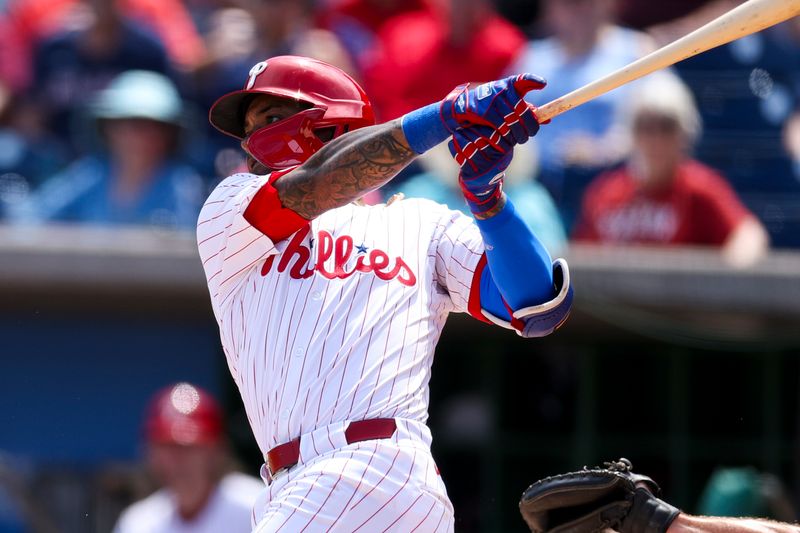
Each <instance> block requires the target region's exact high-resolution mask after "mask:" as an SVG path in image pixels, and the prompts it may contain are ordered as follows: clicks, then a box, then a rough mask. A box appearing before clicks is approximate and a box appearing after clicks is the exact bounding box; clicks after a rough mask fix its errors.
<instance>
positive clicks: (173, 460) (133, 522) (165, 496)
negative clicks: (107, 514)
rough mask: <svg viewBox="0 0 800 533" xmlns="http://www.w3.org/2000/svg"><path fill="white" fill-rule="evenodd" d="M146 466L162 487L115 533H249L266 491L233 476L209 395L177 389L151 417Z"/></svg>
mask: <svg viewBox="0 0 800 533" xmlns="http://www.w3.org/2000/svg"><path fill="white" fill-rule="evenodd" d="M145 436H146V440H147V443H146V445H147V453H146V457H147V465H148V468H149V470H150V472H151V473H152V475H153V477H154V478H155V479H156V480H157V481H158V483H159V484H160V485H161V486H162V487H163V488H162V489H161V490H159V491H157V492H155V493H154V494H152V495H150V496H149V497H147V498H145V499H144V500H141V501H139V502H137V503H135V504H133V505H132V506H130V507H129V508H128V509H126V510H125V511H123V513H122V515H121V516H120V518H119V521H118V522H117V525H116V527H115V529H114V533H168V532H172V533H178V532H182V533H219V532H221V531H225V532H226V533H237V532H241V533H245V532H249V531H250V515H251V512H252V507H253V504H254V503H255V500H256V498H257V496H258V494H259V493H260V492H261V490H262V489H264V484H263V483H262V482H261V481H259V480H258V479H256V478H252V477H250V476H245V475H244V474H240V473H235V472H232V471H231V469H230V463H231V458H230V454H229V450H228V448H227V445H226V443H225V439H224V429H223V416H222V411H221V409H220V407H219V405H218V404H217V402H216V400H214V398H213V397H212V396H211V395H210V394H209V393H208V392H206V391H204V390H202V389H200V388H199V387H196V386H194V385H191V384H189V383H177V384H175V385H172V386H170V387H167V388H166V389H164V390H162V391H160V392H159V393H158V394H157V395H156V396H155V397H154V398H153V400H152V402H151V404H150V406H149V408H148V410H147V414H146V420H145Z"/></svg>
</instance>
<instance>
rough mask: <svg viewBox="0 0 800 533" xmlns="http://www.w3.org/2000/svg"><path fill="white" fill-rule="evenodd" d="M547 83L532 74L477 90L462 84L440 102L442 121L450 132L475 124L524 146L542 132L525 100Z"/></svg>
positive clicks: (503, 80) (513, 77)
mask: <svg viewBox="0 0 800 533" xmlns="http://www.w3.org/2000/svg"><path fill="white" fill-rule="evenodd" d="M546 83H547V82H545V80H544V79H543V78H540V77H539V76H535V75H533V74H518V75H516V76H510V77H508V78H504V79H502V80H497V81H492V82H489V83H484V84H483V85H479V86H477V87H475V88H474V89H470V88H469V84H468V83H467V84H462V85H459V86H458V87H456V88H455V89H453V90H452V91H451V92H450V94H448V95H447V96H446V97H445V99H444V100H442V102H441V105H440V107H439V111H440V114H441V118H442V121H443V122H444V124H445V127H446V128H447V129H449V130H450V132H451V133H455V132H456V130H458V129H460V128H469V127H470V126H474V125H482V126H489V127H491V128H494V129H495V130H497V131H498V132H499V133H500V135H501V136H502V137H503V138H504V139H505V140H506V141H507V142H509V143H511V144H523V143H525V142H527V140H528V139H529V138H531V137H533V136H534V135H536V132H537V131H539V122H538V120H537V119H536V115H535V114H534V112H533V109H532V107H531V106H530V105H528V103H527V102H525V100H524V99H523V97H524V96H525V95H526V94H527V93H528V92H529V91H532V90H539V89H542V88H544V86H545V85H546Z"/></svg>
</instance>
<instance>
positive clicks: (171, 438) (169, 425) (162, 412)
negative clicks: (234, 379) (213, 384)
mask: <svg viewBox="0 0 800 533" xmlns="http://www.w3.org/2000/svg"><path fill="white" fill-rule="evenodd" d="M145 434H146V437H147V440H148V441H149V442H158V443H170V444H181V445H192V444H210V443H215V442H218V441H219V440H220V438H221V437H222V410H221V409H220V407H219V404H217V402H216V400H214V398H213V397H212V396H211V395H210V394H209V393H208V392H206V391H204V390H203V389H201V388H200V387H197V386H195V385H192V384H190V383H176V384H175V385H172V386H170V387H167V388H165V389H162V390H161V391H160V392H158V393H157V394H156V395H155V396H154V397H153V399H152V400H151V402H150V406H149V407H148V410H147V417H146V419H145Z"/></svg>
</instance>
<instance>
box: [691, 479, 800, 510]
mask: <svg viewBox="0 0 800 533" xmlns="http://www.w3.org/2000/svg"><path fill="white" fill-rule="evenodd" d="M697 512H698V514H701V515H707V516H733V517H744V516H747V517H752V518H769V519H772V520H779V521H781V522H792V523H793V522H795V521H796V520H797V514H796V512H795V510H794V509H793V508H792V503H791V500H790V498H789V496H788V494H787V491H786V489H785V487H784V486H783V483H782V482H781V481H780V479H778V478H777V477H775V476H774V475H772V474H768V473H765V472H759V471H757V470H756V469H755V468H752V467H745V468H719V469H717V470H715V471H714V472H713V473H712V474H711V477H710V478H709V479H708V482H707V483H706V486H705V488H704V489H703V493H702V494H701V495H700V502H699V504H698V509H697Z"/></svg>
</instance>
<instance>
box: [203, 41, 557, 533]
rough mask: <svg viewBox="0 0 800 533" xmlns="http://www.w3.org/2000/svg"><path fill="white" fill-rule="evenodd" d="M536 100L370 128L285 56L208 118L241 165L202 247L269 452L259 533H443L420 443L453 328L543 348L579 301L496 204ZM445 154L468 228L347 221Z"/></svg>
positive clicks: (444, 503)
mask: <svg viewBox="0 0 800 533" xmlns="http://www.w3.org/2000/svg"><path fill="white" fill-rule="evenodd" d="M543 86H544V82H543V80H541V79H539V78H537V77H536V76H533V75H529V74H525V75H519V76H513V77H510V78H507V79H504V80H498V81H494V82H491V83H487V84H484V85H480V86H478V87H475V88H471V87H470V86H469V85H468V84H465V85H461V86H459V87H456V88H455V89H454V90H453V91H452V92H451V93H450V94H449V95H447V96H446V97H445V98H444V99H443V100H442V101H441V102H437V103H434V104H431V105H429V106H426V107H424V108H421V109H419V110H416V111H414V112H411V113H409V114H407V115H405V116H403V117H402V118H400V119H397V120H394V121H391V122H388V123H385V124H379V125H375V119H374V115H373V112H372V107H371V105H370V102H369V99H368V98H367V96H366V94H365V93H364V91H363V90H362V89H361V88H360V87H359V86H358V84H357V83H356V82H355V81H354V80H353V79H352V78H350V77H349V76H348V75H346V74H345V73H344V72H342V71H341V70H339V69H337V68H334V67H332V66H330V65H327V64H325V63H322V62H319V61H316V60H313V59H308V58H302V57H293V56H281V57H275V58H271V59H268V60H267V61H263V62H260V63H258V64H257V65H255V66H254V67H253V68H252V70H251V71H250V75H249V78H248V80H247V82H246V85H245V87H244V89H243V90H241V91H236V92H233V93H230V94H227V95H225V96H223V97H222V98H220V99H219V100H218V101H217V102H216V103H215V104H214V105H213V106H212V108H211V112H210V120H211V123H212V124H213V125H214V126H215V127H216V128H218V129H219V130H220V131H222V132H224V133H226V134H228V135H232V136H234V137H236V138H238V139H241V141H242V147H243V149H244V151H245V152H246V153H247V155H248V169H249V172H246V173H241V174H235V175H233V176H230V177H228V178H227V179H225V180H223V181H222V182H221V183H220V184H219V185H218V186H217V188H216V189H215V190H214V191H213V192H212V193H211V195H210V196H209V198H208V200H207V201H206V203H205V206H204V208H203V210H202V211H201V214H200V217H199V220H198V228H197V238H198V246H199V250H200V256H201V259H202V261H203V266H204V269H205V273H206V278H207V281H208V288H209V291H210V294H211V303H212V307H213V310H214V313H215V316H216V319H217V321H218V324H219V328H220V336H221V340H222V346H223V349H224V351H225V354H226V356H227V361H228V365H229V368H230V371H231V374H232V375H233V377H234V379H235V381H236V383H237V385H238V387H239V390H240V392H241V395H242V399H243V402H244V405H245V408H246V411H247V414H248V417H249V421H250V424H251V426H252V429H253V434H254V435H255V438H256V440H257V441H258V444H259V446H260V448H261V450H262V451H263V453H264V460H265V463H264V466H263V467H262V470H261V475H262V478H263V479H264V480H265V482H266V484H267V487H266V489H265V490H264V492H263V494H262V497H261V498H259V500H258V501H257V503H256V505H255V508H254V511H253V524H254V530H255V531H257V532H259V533H264V532H276V531H286V532H298V531H350V532H352V531H362V532H366V531H370V532H372V531H452V530H453V508H452V505H451V503H450V501H449V500H448V497H447V492H446V490H445V487H444V484H443V483H442V480H441V477H440V475H439V471H438V469H437V467H436V465H435V463H434V461H433V458H432V457H431V452H430V444H431V433H430V430H429V429H428V427H427V426H426V425H425V422H426V420H427V416H428V414H427V412H428V381H429V378H430V371H431V364H432V359H433V352H434V347H435V345H436V342H437V340H438V338H439V335H440V333H441V331H442V328H443V326H444V323H445V319H446V317H447V315H448V313H450V312H468V313H470V314H471V315H472V316H474V317H475V318H477V319H478V320H481V321H484V322H489V323H495V324H498V325H500V326H502V327H506V328H509V329H513V330H516V331H517V332H518V333H519V334H520V335H523V336H525V337H536V336H542V335H546V334H548V333H550V332H552V331H553V330H555V329H556V328H557V327H558V326H559V325H560V324H561V323H562V322H563V321H564V319H565V318H566V316H567V314H568V312H569V308H570V305H571V301H572V292H571V289H570V283H569V273H568V270H567V265H566V263H565V262H564V261H563V260H560V259H559V260H556V261H555V262H553V261H552V260H551V258H550V256H549V254H548V252H547V250H545V249H544V247H543V246H542V245H541V244H540V242H539V241H538V240H537V238H536V236H535V235H533V233H532V232H531V231H530V230H529V229H528V227H527V226H526V225H525V223H524V222H522V220H521V219H520V218H519V216H518V215H517V214H516V212H515V210H514V206H513V205H512V203H511V201H510V200H509V199H508V198H506V196H505V195H504V194H503V192H502V181H503V171H504V170H505V168H506V167H507V165H508V163H509V162H510V160H511V157H512V154H513V147H514V145H516V144H518V143H522V142H525V141H526V140H527V139H528V138H529V137H531V136H532V135H534V134H535V133H536V131H537V130H538V128H539V124H538V122H537V120H536V117H535V116H534V114H533V112H532V110H531V108H530V107H529V106H528V105H526V104H525V103H524V101H523V96H524V94H525V93H526V92H527V91H529V90H532V89H538V88H541V87H543ZM447 139H450V148H451V151H452V153H453V154H454V156H455V157H456V159H457V161H459V163H460V164H461V172H460V174H459V176H458V179H459V183H460V186H461V188H462V191H463V193H464V197H465V199H466V201H467V203H468V204H469V206H470V209H471V211H472V212H473V214H474V217H472V218H471V217H469V216H467V215H464V214H461V213H459V212H455V211H451V210H449V209H448V208H446V207H445V206H442V205H437V204H435V203H433V202H430V201H426V200H422V199H408V200H402V201H399V202H393V203H390V204H388V205H376V206H365V205H358V204H357V203H356V201H357V200H358V199H359V198H360V197H362V196H363V195H365V194H367V193H369V192H370V191H373V190H375V189H377V188H379V187H380V186H381V185H383V184H384V183H386V182H388V181H389V180H391V179H392V178H393V177H394V176H395V175H396V174H397V173H398V172H399V171H400V170H402V169H403V168H404V167H405V166H406V165H408V164H409V163H410V162H411V161H412V160H413V159H414V158H415V157H416V156H417V155H419V154H421V153H423V152H425V151H426V150H428V149H430V148H432V147H433V146H435V145H437V144H439V143H441V142H443V141H445V140H447ZM454 179H455V177H454Z"/></svg>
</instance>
